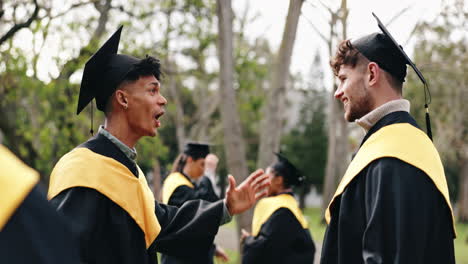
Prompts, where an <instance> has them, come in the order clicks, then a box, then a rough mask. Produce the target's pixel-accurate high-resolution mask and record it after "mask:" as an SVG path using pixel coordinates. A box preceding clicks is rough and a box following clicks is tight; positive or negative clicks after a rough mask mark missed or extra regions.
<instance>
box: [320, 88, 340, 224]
mask: <svg viewBox="0 0 468 264" xmlns="http://www.w3.org/2000/svg"><path fill="white" fill-rule="evenodd" d="M335 90H336V84H335V83H333V89H332V91H331V95H330V97H329V98H330V101H329V112H328V116H327V119H328V150H327V153H328V154H327V165H326V168H325V180H324V186H323V194H322V217H323V216H325V214H324V213H325V210H326V209H327V207H328V204H329V203H330V201H331V198H332V197H333V194H334V193H335V189H336V186H337V167H338V162H337V159H336V156H337V154H336V153H337V139H338V138H337V133H336V130H337V120H338V118H339V114H338V113H339V112H338V111H339V110H338V109H337V107H336V105H337V103H336V100H335V98H334V95H333V94H334V93H335Z"/></svg>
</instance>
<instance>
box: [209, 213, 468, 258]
mask: <svg viewBox="0 0 468 264" xmlns="http://www.w3.org/2000/svg"><path fill="white" fill-rule="evenodd" d="M304 216H305V217H306V218H307V220H308V221H309V230H310V232H311V234H312V237H313V239H314V242H315V243H316V244H318V243H320V244H321V243H322V241H323V237H324V235H325V227H326V226H325V224H323V223H322V222H321V218H320V208H306V209H305V210H304ZM226 226H227V227H228V228H233V229H234V228H235V227H236V221H235V218H234V219H233V220H232V221H231V222H230V223H228V224H226ZM456 227H457V239H455V259H456V263H457V264H468V224H462V223H457V224H456ZM226 252H227V254H228V255H229V258H230V260H229V262H221V261H215V263H220V264H221V263H228V264H237V263H240V262H238V261H239V253H238V252H235V251H232V250H226ZM318 254H319V252H318Z"/></svg>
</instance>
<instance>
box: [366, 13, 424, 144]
mask: <svg viewBox="0 0 468 264" xmlns="http://www.w3.org/2000/svg"><path fill="white" fill-rule="evenodd" d="M372 15H373V16H374V18H375V19H376V20H377V24H378V26H379V28H380V29H381V30H382V32H383V33H384V35H385V36H387V37H388V38H389V39H390V41H391V43H393V45H394V48H396V50H398V53H399V54H400V55H402V56H403V58H404V61H405V64H408V65H410V66H411V68H413V70H414V72H416V75H418V77H419V79H420V80H421V82H422V83H423V84H424V108H426V128H427V136H428V137H429V138H430V139H431V140H432V129H431V119H430V117H429V104H430V103H431V101H432V98H431V92H430V91H429V85H428V84H427V81H426V79H425V78H424V76H423V74H422V73H421V71H420V70H419V69H418V67H416V64H414V63H413V61H412V60H411V59H410V58H409V57H408V55H407V54H406V52H405V51H404V50H403V47H401V46H400V45H399V44H398V43H397V42H396V41H395V39H394V38H393V36H392V35H391V34H390V32H388V30H387V28H386V27H385V26H384V24H382V21H380V19H379V18H378V17H377V15H376V14H374V13H373V12H372ZM358 49H359V48H358ZM364 55H365V54H364ZM405 75H406V68H405V72H404V73H403V76H402V81H404V77H405Z"/></svg>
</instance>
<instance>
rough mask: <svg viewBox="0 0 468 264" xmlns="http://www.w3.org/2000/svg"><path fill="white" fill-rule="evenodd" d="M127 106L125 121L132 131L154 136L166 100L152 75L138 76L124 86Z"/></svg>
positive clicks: (136, 133)
mask: <svg viewBox="0 0 468 264" xmlns="http://www.w3.org/2000/svg"><path fill="white" fill-rule="evenodd" d="M125 91H126V96H127V100H128V108H127V109H126V111H125V113H126V117H127V122H128V124H129V126H130V128H131V131H132V133H134V134H135V135H138V136H151V137H154V136H155V135H156V132H157V128H158V127H160V126H161V121H160V120H159V118H160V117H161V116H162V115H163V114H164V105H166V103H167V100H166V98H164V96H162V95H161V93H160V83H159V81H158V79H156V77H154V76H153V75H150V76H143V77H140V78H139V79H138V80H137V81H135V82H132V83H129V84H128V85H127V86H126V88H125Z"/></svg>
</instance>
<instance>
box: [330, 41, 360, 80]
mask: <svg viewBox="0 0 468 264" xmlns="http://www.w3.org/2000/svg"><path fill="white" fill-rule="evenodd" d="M366 60H367V59H366V58H365V57H364V56H363V55H362V54H361V53H360V52H359V51H358V50H357V49H356V48H355V47H353V44H351V41H350V40H349V39H348V40H344V41H342V42H341V43H340V45H339V46H338V50H337V52H336V54H335V57H333V58H332V59H331V60H330V66H331V67H332V69H333V73H334V74H335V75H337V76H338V72H339V71H340V68H341V66H342V65H348V66H351V67H352V68H354V67H356V65H357V64H358V63H359V62H361V61H362V62H364V61H366Z"/></svg>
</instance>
